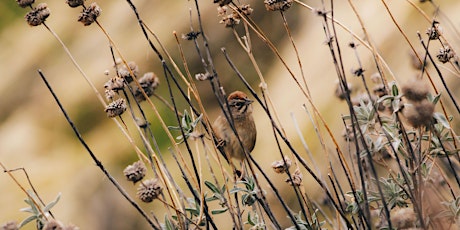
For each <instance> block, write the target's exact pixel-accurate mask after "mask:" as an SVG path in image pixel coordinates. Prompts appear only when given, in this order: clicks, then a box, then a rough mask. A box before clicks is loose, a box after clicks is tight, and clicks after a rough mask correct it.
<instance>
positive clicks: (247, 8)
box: [238, 4, 254, 15]
mask: <svg viewBox="0 0 460 230" xmlns="http://www.w3.org/2000/svg"><path fill="white" fill-rule="evenodd" d="M238 8H239V9H240V10H241V12H242V13H243V14H244V15H251V14H252V12H254V9H253V8H251V5H249V4H245V5H241V6H239V7H238Z"/></svg>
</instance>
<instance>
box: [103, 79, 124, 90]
mask: <svg viewBox="0 0 460 230" xmlns="http://www.w3.org/2000/svg"><path fill="white" fill-rule="evenodd" d="M124 85H125V84H124V80H123V78H121V77H113V78H110V79H109V80H108V81H107V82H106V83H105V84H104V88H105V89H108V90H113V91H115V92H117V91H118V90H122V89H123V87H124Z"/></svg>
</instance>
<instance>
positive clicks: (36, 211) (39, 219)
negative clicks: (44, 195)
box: [19, 190, 61, 229]
mask: <svg viewBox="0 0 460 230" xmlns="http://www.w3.org/2000/svg"><path fill="white" fill-rule="evenodd" d="M27 193H28V194H29V197H27V198H26V199H24V202H26V204H28V205H29V207H26V208H22V209H21V210H20V211H22V212H28V213H31V215H30V216H29V217H27V218H26V219H24V220H23V221H22V222H21V223H20V224H19V227H20V228H21V227H23V226H24V225H26V224H28V223H30V222H32V221H36V223H37V228H38V229H42V228H43V226H44V225H45V223H46V222H47V216H43V214H44V215H49V212H50V210H51V208H53V207H54V206H55V205H56V204H57V202H58V201H59V199H60V198H61V194H60V193H59V194H58V195H57V197H56V198H55V199H54V200H53V201H51V202H50V203H49V204H47V205H45V206H42V205H40V204H39V203H38V200H39V199H38V197H37V196H36V195H35V193H34V192H32V191H30V190H29V191H27Z"/></svg>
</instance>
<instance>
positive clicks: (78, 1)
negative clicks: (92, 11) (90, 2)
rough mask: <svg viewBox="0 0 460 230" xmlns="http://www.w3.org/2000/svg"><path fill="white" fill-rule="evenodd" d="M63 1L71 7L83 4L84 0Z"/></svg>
mask: <svg viewBox="0 0 460 230" xmlns="http://www.w3.org/2000/svg"><path fill="white" fill-rule="evenodd" d="M65 2H66V3H67V5H69V6H70V7H72V8H75V7H79V6H83V4H85V0H66V1H65Z"/></svg>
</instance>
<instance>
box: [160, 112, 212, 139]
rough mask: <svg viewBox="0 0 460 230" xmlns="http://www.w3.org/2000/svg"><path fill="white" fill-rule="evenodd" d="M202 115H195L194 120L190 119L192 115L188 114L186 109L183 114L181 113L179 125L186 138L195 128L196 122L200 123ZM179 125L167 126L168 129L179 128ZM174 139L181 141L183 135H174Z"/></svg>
mask: <svg viewBox="0 0 460 230" xmlns="http://www.w3.org/2000/svg"><path fill="white" fill-rule="evenodd" d="M202 117H203V114H200V116H199V117H197V118H196V119H195V120H192V117H191V116H190V115H189V113H188V112H187V110H184V114H183V115H182V119H181V124H180V125H181V127H182V130H183V131H184V135H185V138H186V139H187V138H189V137H190V135H191V134H192V133H193V131H195V128H196V126H197V125H198V123H200V121H201V119H202ZM181 127H179V126H168V128H169V129H170V130H181ZM176 140H178V141H179V143H182V142H183V141H184V137H183V136H182V135H179V136H177V137H176Z"/></svg>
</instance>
